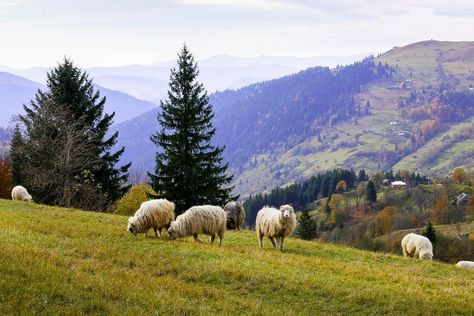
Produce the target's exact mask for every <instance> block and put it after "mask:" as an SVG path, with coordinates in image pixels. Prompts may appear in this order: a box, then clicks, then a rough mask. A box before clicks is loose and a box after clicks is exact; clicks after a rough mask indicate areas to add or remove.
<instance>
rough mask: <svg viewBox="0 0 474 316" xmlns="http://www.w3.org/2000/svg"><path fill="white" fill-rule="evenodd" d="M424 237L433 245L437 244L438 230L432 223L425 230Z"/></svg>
mask: <svg viewBox="0 0 474 316" xmlns="http://www.w3.org/2000/svg"><path fill="white" fill-rule="evenodd" d="M423 236H425V237H426V238H428V239H429V240H430V241H431V242H432V243H433V244H436V241H437V240H438V236H437V235H436V230H435V228H434V227H433V224H431V222H429V223H428V225H426V227H425V229H424V230H423Z"/></svg>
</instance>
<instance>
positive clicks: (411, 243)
mask: <svg viewBox="0 0 474 316" xmlns="http://www.w3.org/2000/svg"><path fill="white" fill-rule="evenodd" d="M401 245H402V249H403V256H405V257H414V258H417V257H418V258H420V259H425V260H431V259H433V245H432V244H431V241H430V240H429V239H428V238H426V237H425V236H421V235H417V234H413V233H410V234H407V235H406V236H405V237H403V239H402V243H401Z"/></svg>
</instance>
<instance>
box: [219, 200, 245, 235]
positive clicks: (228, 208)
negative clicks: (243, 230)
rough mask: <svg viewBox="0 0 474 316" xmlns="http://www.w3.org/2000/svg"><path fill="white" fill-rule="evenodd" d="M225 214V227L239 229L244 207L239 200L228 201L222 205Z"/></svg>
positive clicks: (243, 218)
mask: <svg viewBox="0 0 474 316" xmlns="http://www.w3.org/2000/svg"><path fill="white" fill-rule="evenodd" d="M224 211H225V212H226V214H227V225H226V226H227V229H234V230H240V225H242V223H243V222H244V220H245V209H244V206H243V205H242V203H240V202H229V203H227V204H226V205H225V206H224Z"/></svg>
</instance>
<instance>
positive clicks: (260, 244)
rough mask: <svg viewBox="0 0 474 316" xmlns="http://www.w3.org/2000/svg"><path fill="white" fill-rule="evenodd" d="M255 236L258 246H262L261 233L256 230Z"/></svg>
mask: <svg viewBox="0 0 474 316" xmlns="http://www.w3.org/2000/svg"><path fill="white" fill-rule="evenodd" d="M257 238H258V244H259V246H260V248H263V235H262V234H261V233H260V232H257Z"/></svg>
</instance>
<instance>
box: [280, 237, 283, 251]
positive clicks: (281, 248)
mask: <svg viewBox="0 0 474 316" xmlns="http://www.w3.org/2000/svg"><path fill="white" fill-rule="evenodd" d="M283 239H284V238H283V237H281V240H280V251H283Z"/></svg>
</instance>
